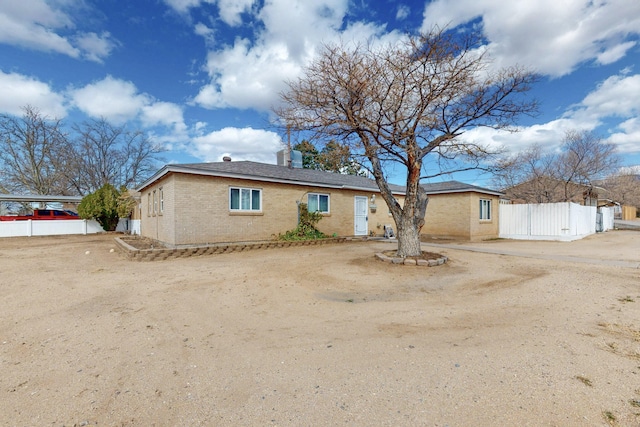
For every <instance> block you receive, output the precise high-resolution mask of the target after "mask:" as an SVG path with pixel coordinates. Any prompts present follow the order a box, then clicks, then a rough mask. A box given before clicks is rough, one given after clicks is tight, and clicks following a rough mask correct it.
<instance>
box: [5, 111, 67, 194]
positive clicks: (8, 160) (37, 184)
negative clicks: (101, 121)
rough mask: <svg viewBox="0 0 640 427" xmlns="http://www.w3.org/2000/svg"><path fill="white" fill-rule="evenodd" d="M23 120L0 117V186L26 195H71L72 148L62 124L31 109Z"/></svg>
mask: <svg viewBox="0 0 640 427" xmlns="http://www.w3.org/2000/svg"><path fill="white" fill-rule="evenodd" d="M22 110H23V115H22V117H15V116H11V115H8V114H2V115H0V184H1V185H2V187H3V188H4V189H5V191H12V192H19V193H25V194H41V195H47V194H62V195H65V194H70V191H71V188H70V186H69V182H68V180H67V179H66V176H65V173H64V172H65V171H66V170H67V169H68V164H67V160H68V157H67V153H68V150H69V147H70V144H69V142H68V140H67V136H66V135H65V133H64V132H63V130H62V122H61V121H60V120H58V119H50V118H48V117H47V116H44V115H42V114H41V113H40V111H39V110H38V109H37V108H35V107H31V106H26V107H24V108H23V109H22Z"/></svg>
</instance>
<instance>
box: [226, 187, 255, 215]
mask: <svg viewBox="0 0 640 427" xmlns="http://www.w3.org/2000/svg"><path fill="white" fill-rule="evenodd" d="M261 206H262V190H258V189H255V188H230V189H229V209H230V210H232V211H260V210H261V209H262V208H261Z"/></svg>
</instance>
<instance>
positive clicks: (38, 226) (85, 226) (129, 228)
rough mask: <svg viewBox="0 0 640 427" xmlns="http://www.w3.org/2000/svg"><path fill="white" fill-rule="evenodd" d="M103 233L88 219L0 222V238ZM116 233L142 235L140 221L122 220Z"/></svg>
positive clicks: (98, 225) (96, 223) (99, 227)
mask: <svg viewBox="0 0 640 427" xmlns="http://www.w3.org/2000/svg"><path fill="white" fill-rule="evenodd" d="M103 231H104V230H103V229H102V227H101V226H100V224H98V222H97V221H95V220H86V219H78V220H75V219H70V220H31V219H30V220H26V221H0V237H21V236H26V237H30V236H57V235H65V234H95V233H101V232H103ZM116 231H124V232H129V233H131V234H140V221H139V220H124V219H121V220H120V222H119V223H118V227H117V228H116Z"/></svg>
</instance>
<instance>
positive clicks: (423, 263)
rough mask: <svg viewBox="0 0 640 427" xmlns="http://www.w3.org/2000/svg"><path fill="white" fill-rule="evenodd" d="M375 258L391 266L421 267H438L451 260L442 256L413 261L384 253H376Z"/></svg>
mask: <svg viewBox="0 0 640 427" xmlns="http://www.w3.org/2000/svg"><path fill="white" fill-rule="evenodd" d="M375 257H376V258H377V259H379V260H380V261H384V262H388V263H391V264H400V265H417V266H420V267H436V266H438V265H443V264H445V263H446V262H447V261H448V260H449V258H447V257H446V256H444V255H443V256H441V257H440V258H436V259H429V260H427V259H417V260H416V259H413V258H402V257H390V256H387V255H385V254H383V253H382V252H378V253H376V255H375Z"/></svg>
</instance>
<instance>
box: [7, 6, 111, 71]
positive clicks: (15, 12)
mask: <svg viewBox="0 0 640 427" xmlns="http://www.w3.org/2000/svg"><path fill="white" fill-rule="evenodd" d="M83 4H84V3H83V2H82V1H81V0H69V1H65V2H46V1H45V0H29V1H25V0H4V1H2V2H0V43H6V44H10V45H16V46H20V47H24V48H28V49H35V50H41V51H45V52H56V53H60V54H63V55H68V56H70V57H72V58H80V57H83V58H86V59H88V60H90V61H96V62H102V59H103V58H104V57H106V56H108V55H109V53H110V52H111V50H112V49H113V47H114V46H115V43H114V42H113V41H112V40H111V39H110V35H109V33H103V34H102V35H100V36H98V35H97V34H96V33H83V32H78V33H77V34H73V35H72V36H70V37H66V36H62V35H60V34H58V33H57V31H60V32H65V33H67V32H69V30H73V29H75V28H76V26H77V23H76V22H74V20H73V18H72V16H71V15H70V14H69V13H67V12H65V11H64V10H63V9H62V7H61V6H65V7H66V9H67V10H74V9H76V8H80V6H81V5H83Z"/></svg>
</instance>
